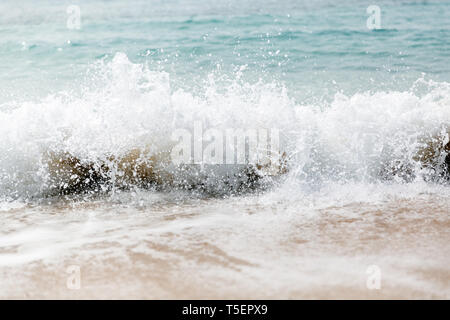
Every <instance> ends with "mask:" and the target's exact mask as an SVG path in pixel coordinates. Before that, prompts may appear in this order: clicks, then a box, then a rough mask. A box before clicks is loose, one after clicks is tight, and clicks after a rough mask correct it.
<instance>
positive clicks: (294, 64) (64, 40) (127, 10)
mask: <svg viewBox="0 0 450 320" xmlns="http://www.w3.org/2000/svg"><path fill="white" fill-rule="evenodd" d="M70 5H77V6H79V8H80V22H81V28H80V29H79V30H78V29H69V28H68V27H67V21H68V19H70V14H68V13H67V12H66V10H67V8H68V7H69V6H70ZM369 5H377V6H379V7H380V9H381V21H380V22H381V24H380V27H381V29H379V30H369V29H368V28H367V26H366V20H367V19H368V18H369V14H368V13H367V12H366V9H367V7H368V6H369ZM0 11H1V16H0V17H1V18H0V34H1V38H0V55H1V62H0V70H1V74H2V77H1V80H0V81H1V83H0V87H1V89H0V90H1V91H0V93H1V95H0V98H1V101H7V100H8V99H9V97H8V96H10V95H14V98H18V99H21V98H24V97H25V96H31V97H34V96H36V95H44V94H47V93H55V92H57V91H59V90H62V89H68V88H70V89H73V88H74V87H77V86H79V85H80V84H79V83H78V82H77V80H79V79H81V78H82V77H83V75H85V71H86V69H87V68H88V66H89V65H90V64H92V63H93V62H94V61H96V60H98V59H102V58H105V57H107V58H108V57H109V58H111V57H113V56H114V54H115V53H117V52H123V53H125V54H126V55H127V56H128V58H129V59H130V61H132V62H134V63H148V64H149V66H150V68H151V69H154V70H164V71H167V72H168V73H170V76H171V80H172V81H173V83H174V85H175V86H181V87H186V86H188V87H189V86H195V85H199V86H201V82H202V81H203V80H204V79H205V77H206V76H207V75H208V74H210V73H212V72H215V73H219V74H220V75H228V76H230V77H234V73H235V72H236V70H237V69H238V68H239V67H241V66H246V71H245V76H246V77H248V79H249V80H255V79H259V78H263V79H264V81H273V80H274V81H277V82H280V83H285V85H286V86H287V88H288V89H289V91H290V94H291V95H292V96H295V97H296V98H298V99H300V100H304V99H306V100H317V99H322V98H324V97H326V98H330V97H332V96H333V95H334V94H335V93H336V92H339V91H341V90H342V91H344V92H345V93H347V94H353V93H355V92H359V91H365V90H372V91H377V90H397V89H401V90H407V89H409V88H410V87H411V85H412V84H413V82H414V81H415V80H417V79H418V78H420V77H421V75H422V74H423V73H425V74H426V75H427V77H429V78H430V79H433V80H435V81H448V80H449V77H450V76H449V74H450V69H449V68H450V67H449V63H448V56H449V52H450V19H449V16H450V1H406V0H405V1H400V0H399V1H377V2H376V3H375V2H374V3H372V2H370V1H352V0H351V1H340V2H336V1H326V0H325V1H324V0H320V1H291V0H282V1H268V0H262V1H257V2H255V1H246V0H244V1H235V0H227V1H204V0H201V1H192V0H186V1H173V0H169V1H142V0H134V1H98V0H94V1H75V0H74V1H56V0H55V1H49V0H42V1H39V2H37V3H36V1H27V0H20V1H10V0H5V1H2V3H1V4H0Z"/></svg>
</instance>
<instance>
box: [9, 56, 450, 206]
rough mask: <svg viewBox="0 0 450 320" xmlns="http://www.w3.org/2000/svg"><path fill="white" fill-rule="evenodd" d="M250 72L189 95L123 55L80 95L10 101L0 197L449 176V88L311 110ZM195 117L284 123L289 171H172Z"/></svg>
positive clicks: (423, 85)
mask: <svg viewBox="0 0 450 320" xmlns="http://www.w3.org/2000/svg"><path fill="white" fill-rule="evenodd" d="M241 71H242V70H241ZM241 71H239V72H238V73H237V74H236V75H235V77H234V78H233V79H231V80H229V81H226V85H224V84H223V82H220V83H219V82H218V81H216V80H217V79H216V78H215V76H213V75H211V76H210V77H209V78H208V79H207V80H206V81H205V85H204V88H203V89H202V90H201V92H191V91H190V90H187V89H174V88H173V87H172V86H171V81H170V77H169V74H168V73H165V72H156V71H152V70H150V69H149V68H148V67H146V66H145V65H141V64H134V63H132V62H130V61H129V59H128V57H127V56H126V55H125V54H123V53H117V54H116V55H115V56H114V58H113V59H112V60H111V61H106V60H102V61H100V62H98V63H97V64H96V65H95V66H93V68H92V70H91V72H90V73H88V75H89V77H87V80H86V83H85V84H84V85H83V86H82V88H79V90H78V91H77V92H60V93H58V94H54V95H51V96H48V97H46V98H45V99H41V100H40V101H29V102H17V101H10V102H8V103H4V104H2V105H0V197H2V198H4V199H30V198H34V197H38V198H39V197H43V196H45V195H48V194H54V193H59V194H61V193H70V192H72V191H76V192H79V191H83V192H84V191H87V192H91V193H97V192H104V191H111V190H114V189H115V188H134V187H149V186H150V187H153V186H161V185H162V186H163V189H164V188H165V189H167V188H170V189H171V188H184V189H186V188H188V189H191V188H193V189H195V188H196V186H201V190H202V191H206V192H212V193H218V194H229V193H230V192H245V191H246V189H253V188H255V186H256V187H257V188H260V187H270V186H272V185H273V184H274V183H289V182H292V181H295V183H297V184H302V185H308V186H313V187H320V186H323V185H326V184H327V183H336V182H338V183H347V182H358V183H368V184H370V183H391V182H395V183H410V182H413V181H416V180H421V181H423V180H425V181H428V182H430V183H442V182H444V183H445V181H446V179H447V176H448V165H449V162H450V161H449V156H448V153H449V152H450V150H449V146H450V145H449V132H450V84H448V83H442V82H440V83H436V82H432V81H425V80H423V79H419V80H417V81H416V82H415V83H414V85H413V87H412V88H411V89H410V90H408V91H406V92H395V91H392V92H365V93H358V94H355V95H353V96H346V95H344V94H337V95H336V96H335V97H334V99H333V101H331V102H324V103H322V104H318V105H306V104H302V103H299V102H297V101H295V99H293V98H291V97H290V95H289V93H288V91H287V89H286V88H285V87H284V86H283V85H281V84H277V83H263V82H262V81H259V82H256V83H247V82H244V81H243V80H242V79H241ZM195 122H199V123H201V124H202V126H203V127H204V128H215V129H219V130H225V129H227V128H244V129H255V130H258V129H270V128H276V129H277V130H279V133H280V152H281V153H283V154H284V155H285V158H283V166H285V167H284V168H283V169H282V170H281V169H280V168H278V169H280V170H277V172H276V173H275V174H273V172H272V173H271V174H267V172H265V171H264V170H260V169H261V166H259V167H258V166H257V165H255V166H246V165H244V166H242V165H231V166H229V165H228V166H227V168H226V169H225V170H223V168H221V166H220V165H216V166H213V167H211V166H210V167H208V166H203V165H202V164H199V165H197V166H184V167H174V166H173V165H171V164H170V161H169V160H168V159H169V157H168V154H169V153H170V151H171V149H172V148H173V146H174V141H173V139H172V133H173V132H174V130H177V129H180V128H186V129H190V128H192V126H193V124H194V123H195ZM277 161H279V160H277ZM222 167H223V166H222ZM256 181H258V183H255V182H256ZM168 182H170V183H168ZM80 189H81V190H80ZM83 189H85V190H83Z"/></svg>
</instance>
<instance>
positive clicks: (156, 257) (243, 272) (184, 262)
mask: <svg viewBox="0 0 450 320" xmlns="http://www.w3.org/2000/svg"><path fill="white" fill-rule="evenodd" d="M164 197H165V196H164V195H159V194H154V195H153V194H150V193H149V194H145V193H143V194H141V195H132V194H128V195H123V196H122V198H120V200H118V201H109V200H108V201H106V200H102V199H97V200H95V201H89V202H83V201H81V202H75V203H70V202H65V201H57V202H54V203H51V204H45V205H44V204H40V205H16V207H14V205H11V206H10V207H9V208H3V210H2V211H1V212H0V216H1V219H0V220H1V234H0V274H1V276H0V288H1V290H0V298H3V299H5V298H12V299H23V298H27V299H41V298H43V299H90V298H96V299H113V298H118V299H133V298H138V299H141V298H144V299H348V298H351V299H372V298H373V299H399V298H406V299H420V298H425V299H449V298H450V216H449V208H450V199H449V197H447V196H437V195H432V194H426V193H423V194H420V195H418V196H416V197H414V198H405V197H403V198H402V197H391V198H390V199H384V200H383V201H379V202H377V203H363V202H357V201H355V202H347V203H343V204H342V205H332V206H327V205H324V206H320V205H315V206H311V207H310V208H308V207H307V206H305V204H304V203H300V202H298V200H295V201H294V200H293V201H284V202H279V201H276V200H274V199H272V200H270V201H268V200H267V198H268V197H269V198H270V196H262V197H261V196H247V197H232V198H229V199H203V200H201V199H184V200H180V199H177V200H175V201H172V200H170V201H168V200H167V199H166V198H164ZM131 198H133V199H134V200H133V201H134V202H133V203H135V204H136V205H134V206H130V205H129V203H130V202H132V201H131V200H130V199H131ZM149 198H152V200H151V201H150V200H148V199H149ZM142 199H145V200H142ZM372 265H375V266H377V268H379V271H380V276H381V277H380V288H379V289H369V288H368V286H367V281H368V279H369V277H370V276H371V274H369V273H367V272H368V268H369V266H372ZM70 266H78V267H79V268H80V269H79V270H80V277H79V280H80V288H79V289H73V288H68V286H67V281H68V279H69V277H70V276H71V274H70V273H68V268H69V267H70ZM369 271H370V269H369ZM69 287H70V285H69Z"/></svg>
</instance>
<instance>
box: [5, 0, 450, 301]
mask: <svg viewBox="0 0 450 320" xmlns="http://www.w3.org/2000/svg"><path fill="white" fill-rule="evenodd" d="M17 2H18V3H17ZM69 5H71V3H69V2H67V3H65V2H60V1H51V0H46V1H41V2H40V4H39V6H37V5H36V4H34V2H32V1H25V0H23V1H14V2H12V1H9V0H7V1H2V3H1V4H0V12H6V13H7V14H4V15H2V17H1V19H0V34H1V35H2V36H1V38H0V57H1V59H0V71H1V77H0V225H1V228H0V274H1V277H0V297H1V298H24V297H27V298H447V299H448V298H449V297H450V268H449V265H450V261H449V260H450V245H449V243H450V241H449V240H450V228H449V227H450V216H449V212H450V187H449V181H448V178H446V177H445V175H446V173H448V172H447V171H446V167H445V161H446V156H447V152H448V149H445V145H447V148H448V142H449V133H450V70H449V66H448V62H447V60H448V53H449V50H450V41H449V39H450V38H449V37H450V20H449V19H448V16H449V15H450V2H449V1H427V2H417V1H379V2H378V5H379V6H380V8H381V29H379V30H369V29H368V28H367V26H366V20H367V18H368V14H367V13H366V8H367V7H366V4H364V3H361V2H359V1H345V2H343V3H339V4H336V3H334V2H331V1H314V2H313V3H310V2H308V1H289V0H285V1H269V0H264V1H260V2H259V3H258V4H257V5H255V4H254V3H253V2H249V1H234V0H232V1H220V2H216V3H211V2H210V1H182V2H180V1H151V2H147V1H138V0H136V1H132V4H130V2H127V3H126V4H125V3H120V2H119V1H109V2H104V1H77V5H78V6H79V8H80V13H81V16H80V17H81V25H80V29H70V28H68V27H67V19H68V13H67V12H66V9H67V8H68V6H69ZM196 124H200V125H201V126H202V127H203V129H204V130H206V129H208V128H214V129H218V130H220V131H225V130H227V129H229V128H245V129H252V130H267V129H276V130H278V131H279V133H280V149H281V152H284V153H285V154H286V157H287V158H286V159H287V160H286V161H287V168H286V172H283V173H282V174H279V175H278V176H277V177H275V179H273V180H271V179H269V180H262V183H261V185H259V186H258V187H257V188H250V187H249V188H244V189H243V188H242V187H239V188H234V186H233V185H231V187H227V188H224V187H223V184H221V182H223V181H218V180H222V176H216V177H214V174H210V173H208V174H205V173H204V172H203V173H202V174H204V175H202V174H199V173H198V171H192V172H190V171H189V172H187V173H186V172H184V173H183V175H181V174H179V172H170V174H171V175H172V178H173V179H174V180H180V181H184V180H190V181H195V183H197V184H198V185H201V188H197V189H196V188H193V189H192V190H186V189H189V188H185V186H183V185H182V184H181V185H173V184H172V185H169V186H168V187H167V186H166V187H165V188H154V186H153V185H152V186H151V187H150V188H141V187H142V186H141V185H138V184H137V183H136V184H135V183H129V184H128V185H126V186H125V187H124V186H123V185H122V186H118V185H117V183H116V184H114V182H116V181H118V180H120V179H121V177H123V172H121V170H120V168H119V166H118V165H117V163H114V162H113V161H111V159H120V158H121V157H126V156H127V155H129V154H130V152H134V150H147V151H148V154H149V155H148V156H149V157H152V159H156V160H155V161H154V162H153V163H158V159H160V160H161V158H160V155H161V154H162V153H164V152H167V151H168V150H170V148H171V147H172V146H173V144H174V141H173V138H172V133H173V132H174V131H175V130H178V129H186V130H192V128H193V127H194V126H195V125H196ZM424 154H426V156H423V155H424ZM65 155H70V157H73V158H75V159H78V160H79V161H80V162H81V163H87V164H89V166H92V167H93V168H95V166H97V167H100V166H102V165H104V164H105V163H107V164H108V165H109V166H110V170H109V171H108V172H107V176H106V177H105V179H106V180H108V183H109V185H108V187H107V188H106V187H105V188H104V190H103V191H102V190H95V189H89V190H85V191H86V192H85V193H83V192H82V193H81V194H70V192H60V193H59V195H57V194H58V192H56V193H55V190H56V191H58V190H59V191H61V190H62V191H64V190H65V189H64V188H65V187H64V185H65V184H68V183H69V181H67V177H69V178H70V176H71V175H70V174H69V173H71V172H70V171H69V172H62V173H61V172H58V170H56V169H55V166H54V165H53V166H52V162H51V161H49V159H51V158H52V157H56V160H57V161H58V157H63V156H65ZM59 160H60V159H59ZM161 162H162V161H161ZM202 168H203V167H202ZM227 170H228V171H227V172H231V173H230V174H237V175H239V173H240V172H241V171H239V170H240V168H238V167H237V166H231V167H228V168H227ZM129 171H130V170H129ZM132 174H133V170H131V175H132ZM213 178H215V179H213ZM111 181H113V182H112V183H111ZM99 189H102V188H101V187H100V188H99ZM71 266H72V267H73V266H75V270H78V269H77V268H79V270H80V278H79V280H80V281H81V285H80V288H79V289H73V288H71V287H70V285H68V283H67V281H68V279H72V278H71V275H72V274H71V273H70V272H69V273H68V272H67V271H68V270H69V271H70V270H73V268H72V269H71ZM374 266H375V267H374ZM68 268H69V269H68ZM373 270H376V271H379V273H377V272H375V273H377V274H379V276H380V277H381V278H380V288H379V289H373V288H372V287H371V285H370V284H369V285H368V281H370V280H371V279H373V277H372V276H373V274H372V273H373ZM371 288H372V289H371Z"/></svg>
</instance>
